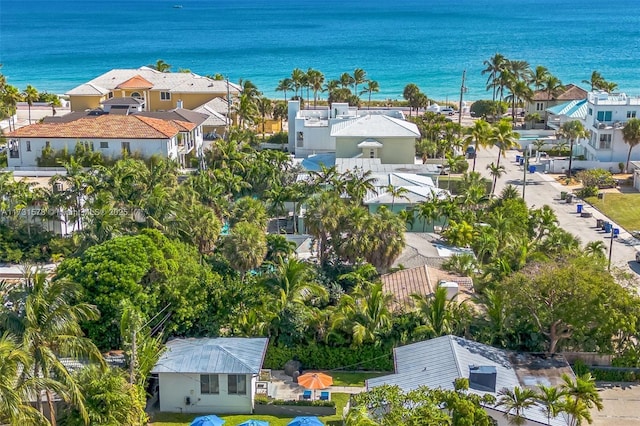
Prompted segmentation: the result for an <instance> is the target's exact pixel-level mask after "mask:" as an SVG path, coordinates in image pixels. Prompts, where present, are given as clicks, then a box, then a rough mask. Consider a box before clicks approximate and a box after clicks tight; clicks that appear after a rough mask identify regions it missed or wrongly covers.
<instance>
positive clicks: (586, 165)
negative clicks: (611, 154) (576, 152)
mask: <svg viewBox="0 0 640 426" xmlns="http://www.w3.org/2000/svg"><path fill="white" fill-rule="evenodd" d="M578 167H580V168H583V169H604V170H609V171H611V172H613V173H619V172H620V168H619V167H618V162H610V161H607V162H605V161H585V160H573V161H572V162H571V168H573V169H575V168H578ZM568 168H569V159H566V160H557V159H551V160H549V170H548V171H549V173H564V172H565V171H566V170H567V169H568Z"/></svg>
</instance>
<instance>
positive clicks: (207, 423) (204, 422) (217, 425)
mask: <svg viewBox="0 0 640 426" xmlns="http://www.w3.org/2000/svg"><path fill="white" fill-rule="evenodd" d="M224 422H225V420H223V419H221V418H220V417H218V416H216V415H215V414H210V415H208V416H200V417H196V418H195V419H193V421H192V422H191V425H190V426H222V425H223V424H224Z"/></svg>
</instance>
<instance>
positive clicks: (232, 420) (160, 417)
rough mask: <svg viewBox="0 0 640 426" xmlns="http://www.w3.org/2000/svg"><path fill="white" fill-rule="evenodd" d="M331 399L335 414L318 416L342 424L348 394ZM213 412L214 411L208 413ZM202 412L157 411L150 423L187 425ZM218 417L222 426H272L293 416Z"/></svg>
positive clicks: (336, 395)
mask: <svg viewBox="0 0 640 426" xmlns="http://www.w3.org/2000/svg"><path fill="white" fill-rule="evenodd" d="M331 400H333V401H335V403H336V414H335V415H333V416H324V417H320V420H322V422H323V423H324V424H327V425H332V426H337V425H341V424H342V410H343V408H344V407H345V406H346V405H347V402H348V401H349V394H346V393H332V394H331ZM209 414H215V413H209ZM201 415H204V414H177V413H157V414H155V415H154V416H153V418H152V419H151V420H152V421H151V423H150V425H153V426H189V424H190V423H191V421H192V420H193V419H195V418H196V417H198V416H201ZM219 417H220V418H222V419H224V420H226V423H225V424H224V426H236V425H239V424H240V423H242V422H244V421H247V420H249V419H255V420H264V421H267V422H269V424H270V425H272V426H286V425H287V424H288V423H289V422H290V421H291V420H293V417H274V416H256V415H251V414H242V415H226V416H225V415H220V416H219Z"/></svg>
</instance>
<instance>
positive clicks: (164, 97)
mask: <svg viewBox="0 0 640 426" xmlns="http://www.w3.org/2000/svg"><path fill="white" fill-rule="evenodd" d="M160 100H161V101H170V100H171V92H160Z"/></svg>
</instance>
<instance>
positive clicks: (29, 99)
mask: <svg viewBox="0 0 640 426" xmlns="http://www.w3.org/2000/svg"><path fill="white" fill-rule="evenodd" d="M38 98H39V94H38V91H37V90H36V88H35V87H33V86H32V85H30V84H29V85H27V88H26V89H24V92H22V99H24V101H25V102H26V103H27V105H28V106H29V124H31V107H32V106H33V103H34V102H36V101H37V100H38Z"/></svg>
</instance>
